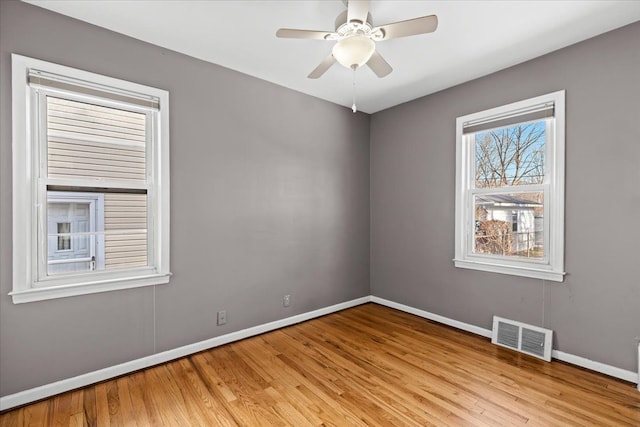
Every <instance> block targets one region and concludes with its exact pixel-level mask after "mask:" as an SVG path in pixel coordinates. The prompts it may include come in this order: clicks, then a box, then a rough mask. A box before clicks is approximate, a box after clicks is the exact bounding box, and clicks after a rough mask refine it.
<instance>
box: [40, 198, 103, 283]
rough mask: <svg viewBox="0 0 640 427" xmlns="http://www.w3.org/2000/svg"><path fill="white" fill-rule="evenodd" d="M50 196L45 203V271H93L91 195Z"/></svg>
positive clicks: (92, 202) (93, 221) (93, 229)
mask: <svg viewBox="0 0 640 427" xmlns="http://www.w3.org/2000/svg"><path fill="white" fill-rule="evenodd" d="M55 194H57V195H58V196H55V197H50V198H49V203H48V206H47V216H48V220H47V225H48V230H49V234H48V241H49V242H48V253H47V265H48V268H47V273H48V274H57V273H71V272H78V271H89V270H92V269H93V268H92V261H93V259H92V257H93V256H94V255H95V234H92V233H94V231H95V220H94V219H93V218H94V217H95V203H94V201H93V200H92V199H90V198H83V197H72V196H76V195H75V194H69V196H68V197H61V195H60V193H55Z"/></svg>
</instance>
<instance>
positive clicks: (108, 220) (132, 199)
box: [104, 193, 147, 270]
mask: <svg viewBox="0 0 640 427" xmlns="http://www.w3.org/2000/svg"><path fill="white" fill-rule="evenodd" d="M104 211H105V213H104V229H105V236H104V245H105V248H104V257H105V261H104V265H105V269H106V270H114V269H118V268H130V267H143V266H146V265H147V195H146V194H126V193H108V194H105V195H104Z"/></svg>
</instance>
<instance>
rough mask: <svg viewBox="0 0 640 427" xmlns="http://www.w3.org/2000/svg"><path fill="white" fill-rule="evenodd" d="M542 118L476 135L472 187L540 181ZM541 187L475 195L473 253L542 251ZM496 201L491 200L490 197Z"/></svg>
mask: <svg viewBox="0 0 640 427" xmlns="http://www.w3.org/2000/svg"><path fill="white" fill-rule="evenodd" d="M545 132H546V124H545V122H544V121H538V122H531V123H523V124H518V125H514V126H510V127H505V128H498V129H493V130H489V131H485V132H479V133H477V134H476V135H475V187H476V188H487V189H488V188H505V187H518V186H527V185H535V184H542V183H543V182H544V176H545V149H546V145H545ZM543 198H544V193H543V192H541V191H525V189H524V188H522V190H521V191H518V190H517V189H516V188H514V191H513V192H509V193H506V194H505V193H503V192H502V193H496V194H495V195H491V194H487V195H485V196H484V198H483V199H482V201H476V202H475V203H476V206H475V208H474V209H475V220H476V233H475V235H476V238H475V251H476V253H485V254H492V255H502V256H525V257H541V256H543V253H542V252H543V249H542V248H543V243H544V242H542V240H541V239H542V236H543V233H542V224H543V221H542V217H543V213H544V200H543ZM494 202H495V203H494Z"/></svg>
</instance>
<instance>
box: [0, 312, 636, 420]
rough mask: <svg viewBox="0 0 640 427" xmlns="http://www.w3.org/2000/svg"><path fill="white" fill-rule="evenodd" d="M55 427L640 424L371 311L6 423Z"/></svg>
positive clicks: (463, 335) (534, 364)
mask: <svg viewBox="0 0 640 427" xmlns="http://www.w3.org/2000/svg"><path fill="white" fill-rule="evenodd" d="M58 425H59V426H74V427H75V426H88V427H93V426H121V425H122V426H136V427H145V426H180V427H184V426H225V427H234V426H250V427H253V426H295V427H303V426H339V427H341V426H380V427H384V426H394V427H395V426H412V427H413V426H438V427H440V426H466V425H469V426H518V425H520V426H527V427H531V426H544V427H548V426H563V427H564V426H588V425H594V426H640V393H638V391H637V389H636V388H635V385H634V384H630V383H627V382H624V381H620V380H617V379H614V378H610V377H607V376H604V375H600V374H597V373H594V372H591V371H588V370H585V369H582V368H578V367H575V366H571V365H569V364H566V363H563V362H558V361H553V362H551V363H547V362H544V361H541V360H539V359H535V358H533V357H530V356H527V355H523V354H521V353H517V352H513V351H511V350H508V349H504V348H501V347H497V346H494V345H492V344H491V343H490V342H489V340H488V339H486V338H482V337H478V336H476V335H473V334H470V333H467V332H464V331H460V330H456V329H453V328H449V327H446V326H443V325H440V324H437V323H434V322H431V321H428V320H425V319H422V318H419V317H416V316H412V315H410V314H407V313H403V312H400V311H396V310H393V309H390V308H387V307H382V306H379V305H376V304H365V305H361V306H358V307H355V308H352V309H348V310H344V311H341V312H338V313H334V314H331V315H328V316H324V317H320V318H317V319H314V320H310V321H308V322H304V323H300V324H296V325H293V326H290V327H287V328H283V329H280V330H276V331H272V332H269V333H266V334H263V335H260V336H256V337H252V338H248V339H245V340H242V341H238V342H234V343H231V344H227V345H224V346H221V347H217V348H214V349H211V350H208V351H204V352H201V353H197V354H194V355H191V356H188V357H185V358H182V359H178V360H175V361H172V362H168V363H165V364H163V365H159V366H156V367H152V368H149V369H146V370H143V371H139V372H134V373H132V374H130V375H127V376H124V377H120V378H116V379H113V380H110V381H105V382H102V383H98V384H95V385H92V386H89V387H85V388H84V389H80V390H75V391H71V392H68V393H64V394H61V395H58V396H54V397H52V398H50V399H47V400H44V401H41V402H37V403H34V404H31V405H26V406H24V407H21V408H17V409H14V410H11V411H6V412H4V413H2V414H0V427H24V426H44V427H49V426H58Z"/></svg>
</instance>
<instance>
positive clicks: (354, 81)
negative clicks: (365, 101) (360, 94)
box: [351, 65, 358, 113]
mask: <svg viewBox="0 0 640 427" xmlns="http://www.w3.org/2000/svg"><path fill="white" fill-rule="evenodd" d="M351 68H353V105H352V106H351V110H353V112H354V113H355V112H356V111H358V109H357V108H356V68H357V67H356V66H355V65H354V66H352V67H351Z"/></svg>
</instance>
